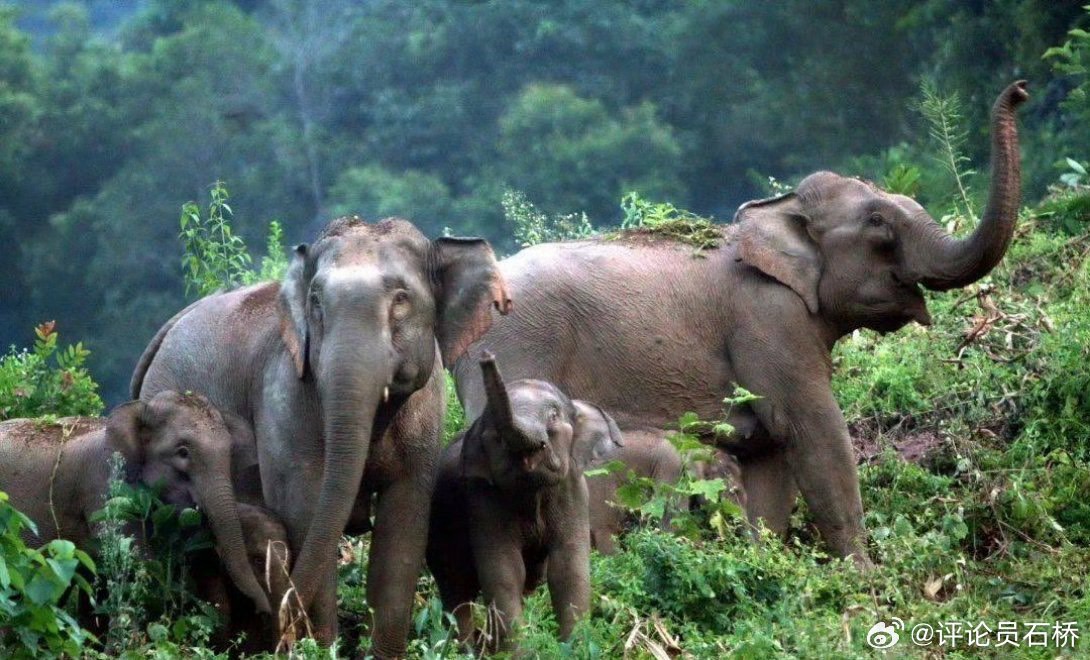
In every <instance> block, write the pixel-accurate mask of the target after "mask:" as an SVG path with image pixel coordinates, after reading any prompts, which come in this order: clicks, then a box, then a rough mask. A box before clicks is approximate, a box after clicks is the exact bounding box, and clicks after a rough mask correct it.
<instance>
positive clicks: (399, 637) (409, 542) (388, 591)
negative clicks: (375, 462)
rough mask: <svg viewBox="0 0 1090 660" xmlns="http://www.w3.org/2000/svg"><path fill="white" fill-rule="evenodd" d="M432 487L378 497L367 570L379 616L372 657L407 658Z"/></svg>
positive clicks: (407, 482)
mask: <svg viewBox="0 0 1090 660" xmlns="http://www.w3.org/2000/svg"><path fill="white" fill-rule="evenodd" d="M431 491H432V484H431V482H430V481H426V480H420V479H402V480H400V481H395V482H393V483H392V484H390V485H389V486H387V487H386V489H385V490H383V491H381V492H380V493H379V496H378V506H377V507H376V510H375V529H374V531H373V532H372V533H371V553H370V556H369V564H368V567H367V602H368V603H370V605H371V608H372V609H373V611H374V625H373V626H372V628H371V653H372V654H373V655H374V656H375V657H377V658H383V657H398V656H402V655H404V654H405V645H406V643H407V640H408V636H409V625H410V623H411V617H412V606H413V597H414V596H415V594H416V580H417V578H418V577H420V570H421V568H422V567H423V565H424V554H425V550H426V548H427V543H428V517H429V510H430V508H431Z"/></svg>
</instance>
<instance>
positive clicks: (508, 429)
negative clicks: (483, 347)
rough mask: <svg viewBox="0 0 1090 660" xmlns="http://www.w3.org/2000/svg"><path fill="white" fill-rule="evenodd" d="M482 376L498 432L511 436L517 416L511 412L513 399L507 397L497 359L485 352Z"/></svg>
mask: <svg viewBox="0 0 1090 660" xmlns="http://www.w3.org/2000/svg"><path fill="white" fill-rule="evenodd" d="M481 376H482V377H483V378H484V393H485V396H486V397H487V398H488V410H489V412H490V414H491V416H492V421H493V423H494V424H495V425H496V430H497V431H499V432H500V433H501V435H504V436H506V435H509V434H511V433H512V432H514V431H515V430H516V429H515V416H514V413H513V411H512V410H511V399H510V398H509V397H508V396H507V385H506V384H505V383H504V382H503V376H501V375H500V370H499V368H498V367H497V366H496V358H495V356H493V355H492V354H491V353H488V352H485V354H484V356H483V357H481Z"/></svg>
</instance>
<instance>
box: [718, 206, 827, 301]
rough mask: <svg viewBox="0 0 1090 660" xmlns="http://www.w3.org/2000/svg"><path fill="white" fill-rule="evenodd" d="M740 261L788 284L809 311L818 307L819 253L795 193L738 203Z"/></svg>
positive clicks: (735, 219) (807, 220) (737, 219)
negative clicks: (739, 204) (740, 204)
mask: <svg viewBox="0 0 1090 660" xmlns="http://www.w3.org/2000/svg"><path fill="white" fill-rule="evenodd" d="M734 221H735V222H736V223H737V224H738V225H739V229H738V232H739V239H740V245H739V248H740V255H741V258H742V261H743V262H745V263H747V264H749V265H750V266H753V267H754V268H756V269H757V270H759V271H761V272H762V273H764V274H765V275H768V276H769V277H771V278H773V279H775V280H777V281H779V282H780V283H782V284H785V285H787V286H789V287H791V290H793V291H794V292H795V293H797V294H799V296H800V297H801V298H802V299H803V301H804V302H805V303H806V309H808V310H810V313H811V314H816V313H817V311H818V281H819V280H820V279H821V253H820V252H819V251H818V247H817V244H816V243H815V242H814V240H813V238H812V237H811V235H810V231H809V225H810V218H809V216H807V215H806V213H804V212H803V210H802V205H801V204H800V203H799V199H798V197H797V196H796V195H795V193H787V194H785V195H780V196H778V197H771V198H769V199H759V200H754V201H752V202H746V203H745V204H743V205H742V206H740V207H738V211H737V213H735V214H734Z"/></svg>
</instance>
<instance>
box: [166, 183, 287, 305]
mask: <svg viewBox="0 0 1090 660" xmlns="http://www.w3.org/2000/svg"><path fill="white" fill-rule="evenodd" d="M210 195H211V201H210V202H209V203H208V211H207V213H202V212H201V208H200V206H199V205H198V204H197V203H196V202H186V203H185V204H183V205H182V215H181V220H180V224H181V233H180V234H179V237H180V238H181V239H182V245H183V255H182V268H183V270H184V276H185V291H186V294H187V295H188V294H189V293H190V292H193V293H194V294H195V297H198V298H199V297H201V296H207V295H209V294H211V293H215V292H216V291H220V290H226V289H231V288H233V287H236V286H238V285H240V284H255V283H257V282H263V281H266V280H276V279H280V278H281V277H283V276H284V273H285V272H286V271H287V268H288V259H287V255H286V253H285V250H284V232H283V229H282V228H281V226H280V223H279V222H277V221H275V220H273V221H272V222H270V223H269V234H268V238H267V239H266V252H265V256H264V257H263V258H262V259H261V265H260V267H259V268H258V269H257V270H256V271H255V270H253V268H252V263H253V259H252V258H251V257H250V253H249V251H248V250H247V249H246V242H245V241H243V240H242V238H241V237H240V236H237V235H236V234H235V233H234V231H233V230H232V229H231V216H232V215H233V211H232V210H231V207H230V206H229V205H228V204H227V200H228V198H229V197H230V194H229V193H228V192H227V187H226V186H225V185H224V183H223V182H222V181H217V182H216V183H215V185H214V186H212V191H211V193H210Z"/></svg>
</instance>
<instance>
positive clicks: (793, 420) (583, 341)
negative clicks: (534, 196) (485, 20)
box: [454, 82, 1028, 566]
mask: <svg viewBox="0 0 1090 660" xmlns="http://www.w3.org/2000/svg"><path fill="white" fill-rule="evenodd" d="M1026 98H1028V96H1027V94H1026V91H1025V88H1024V83H1023V82H1018V83H1014V84H1012V85H1011V86H1010V87H1008V88H1007V89H1006V90H1004V91H1003V92H1002V94H1001V95H1000V96H999V98H998V100H997V101H996V103H995V106H994V108H993V111H992V127H991V132H992V179H991V189H990V193H989V197H988V202H987V206H986V208H985V210H984V214H983V217H982V219H981V222H980V224H979V226H978V227H977V228H976V230H975V231H974V232H973V233H972V234H971V235H969V236H967V237H965V238H964V239H957V238H955V237H953V236H950V235H949V234H947V233H946V232H945V231H944V230H943V228H942V227H940V226H939V225H938V224H937V223H936V222H935V221H934V220H932V218H931V217H930V216H929V215H928V214H927V213H926V211H924V209H923V208H922V207H921V206H920V205H919V204H918V203H916V202H915V201H914V200H912V199H910V198H908V197H904V196H900V195H892V194H888V193H885V192H883V191H881V190H879V189H877V188H876V187H874V186H873V185H871V184H868V183H865V182H863V181H859V180H856V179H850V178H844V177H841V176H838V175H836V174H833V173H831V172H819V173H817V174H813V175H811V176H809V177H807V178H806V179H805V180H803V181H802V182H801V183H800V184H799V187H798V189H797V190H796V191H795V192H792V193H789V194H786V195H781V196H779V197H775V198H772V199H766V200H759V201H754V202H749V203H747V204H744V205H742V207H741V208H739V210H738V213H737V214H736V216H735V220H736V224H734V225H731V226H725V227H722V234H723V242H722V245H721V246H720V247H719V248H718V249H714V250H706V251H704V252H703V258H694V257H693V252H692V248H691V247H689V246H686V245H678V244H676V243H671V242H670V241H668V240H666V239H659V238H656V237H654V236H651V235H637V236H633V237H630V238H628V239H627V240H626V239H621V240H601V239H599V240H586V241H574V242H567V243H553V244H544V245H537V246H534V247H531V248H528V249H525V250H523V251H521V252H519V253H518V254H516V255H514V256H512V257H510V258H508V259H505V260H504V261H503V262H502V263H501V270H502V272H503V276H504V278H505V279H506V281H507V284H508V286H509V290H510V291H511V294H512V295H513V296H514V297H516V298H517V299H518V301H519V307H518V310H516V313H514V314H512V315H511V316H510V317H508V318H506V319H503V320H502V321H500V322H498V323H497V324H496V325H495V326H493V328H492V330H491V331H490V332H489V333H488V334H487V335H486V336H485V337H484V339H483V340H482V341H481V343H480V346H478V347H474V348H472V349H471V350H470V351H469V353H468V354H467V355H466V357H465V358H464V359H463V360H462V361H461V362H460V363H459V364H458V365H456V368H455V370H454V373H455V378H456V379H457V382H458V391H459V396H460V398H461V399H462V401H463V403H464V404H465V408H466V414H467V415H470V416H472V415H475V414H477V413H479V412H480V411H481V410H482V408H483V407H484V392H483V390H482V388H481V386H480V384H479V383H478V382H477V380H476V379H475V378H473V377H472V373H471V372H472V366H473V364H474V360H475V359H476V357H477V356H478V355H479V354H480V351H481V350H482V347H487V348H488V349H489V350H492V351H493V352H494V353H495V354H496V358H497V359H498V360H499V361H500V362H502V363H503V365H504V368H505V370H506V371H507V373H508V374H509V376H510V377H513V378H528V377H532V378H541V379H544V380H548V381H551V382H553V383H556V384H557V386H559V387H561V388H563V389H564V391H565V392H567V393H568V394H570V395H571V396H574V397H579V398H583V399H587V400H591V401H595V402H596V403H598V404H599V405H601V406H602V408H603V409H605V410H606V412H608V413H609V414H611V415H613V417H614V418H615V419H616V420H617V422H618V424H620V427H621V430H622V431H626V430H627V429H630V428H647V427H650V428H658V429H665V428H669V427H670V426H671V425H675V424H676V423H677V420H678V418H679V417H680V416H681V415H682V414H683V413H685V412H686V411H694V412H696V413H697V414H698V415H700V416H701V417H702V418H704V419H717V418H720V417H721V416H722V414H723V398H724V397H725V396H728V395H729V394H731V393H732V391H733V389H734V384H735V383H737V384H739V385H741V386H742V387H745V388H746V389H748V390H750V391H751V392H754V393H756V394H759V395H760V396H762V397H763V398H762V399H760V400H758V401H755V402H753V403H752V404H751V405H749V406H746V407H741V408H737V409H736V410H735V411H734V412H733V413H732V414H731V415H730V419H729V420H728V421H730V422H731V423H732V424H733V425H734V426H735V427H736V428H737V429H738V433H737V434H736V436H735V437H734V438H733V439H732V441H730V442H727V443H726V446H725V447H724V448H727V449H729V450H730V451H731V452H732V453H734V454H735V455H736V456H737V457H738V458H739V460H740V462H741V464H742V478H743V482H744V483H743V485H744V490H745V492H746V495H747V513H748V515H749V517H750V519H751V520H753V521H756V520H757V519H763V520H764V521H765V523H766V524H767V525H768V526H769V527H770V528H771V529H773V530H777V531H782V530H784V529H785V528H786V525H787V522H788V518H789V515H790V512H791V510H792V507H793V505H794V502H795V498H796V494H797V493H798V491H801V492H802V495H803V497H804V498H805V499H806V502H807V504H808V506H809V509H810V511H811V512H812V513H813V516H814V519H815V521H816V523H817V526H818V528H819V530H820V532H821V534H822V536H823V538H824V540H825V542H826V543H827V544H828V546H829V547H830V549H831V550H832V551H833V552H834V553H836V554H838V555H842V556H848V555H851V556H854V557H855V558H856V561H857V562H858V563H860V564H861V565H864V566H865V565H868V564H869V560H868V559H867V553H866V550H865V538H864V534H863V527H862V518H863V508H862V504H861V501H860V495H859V484H858V478H857V475H856V468H855V461H854V459H853V454H852V448H851V444H850V441H849V436H848V429H847V425H846V424H845V422H844V417H843V415H842V413H841V411H840V407H839V406H838V405H837V403H836V400H835V399H834V398H833V393H832V389H831V387H830V379H831V375H832V360H831V356H830V354H831V350H832V347H833V345H834V344H835V343H836V341H837V340H838V339H839V338H840V337H843V336H844V335H846V334H848V333H850V332H852V331H853V330H855V329H857V328H872V329H875V330H878V331H881V332H892V331H894V330H897V329H899V328H901V327H902V326H904V325H905V324H907V323H909V322H910V321H917V322H919V323H921V324H925V325H926V324H927V323H928V322H929V320H930V319H929V316H928V312H927V307H926V305H925V302H924V298H923V295H922V292H921V290H920V286H923V287H926V288H928V289H931V290H935V291H945V290H948V289H952V288H955V287H963V286H966V285H969V284H971V283H973V282H975V281H976V280H978V279H980V278H981V277H983V276H984V275H986V274H987V273H988V272H989V271H991V269H992V268H994V267H995V265H996V264H998V263H999V261H1000V260H1001V259H1002V257H1003V254H1004V253H1005V252H1006V249H1007V246H1008V244H1009V243H1010V240H1011V236H1012V235H1013V232H1014V225H1015V220H1016V219H1017V213H1018V207H1019V204H1020V196H1021V178H1020V174H1019V152H1018V134H1017V128H1016V117H1015V109H1016V108H1017V106H1019V105H1020V104H1021V103H1022V102H1023V101H1024V100H1025V99H1026Z"/></svg>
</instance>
